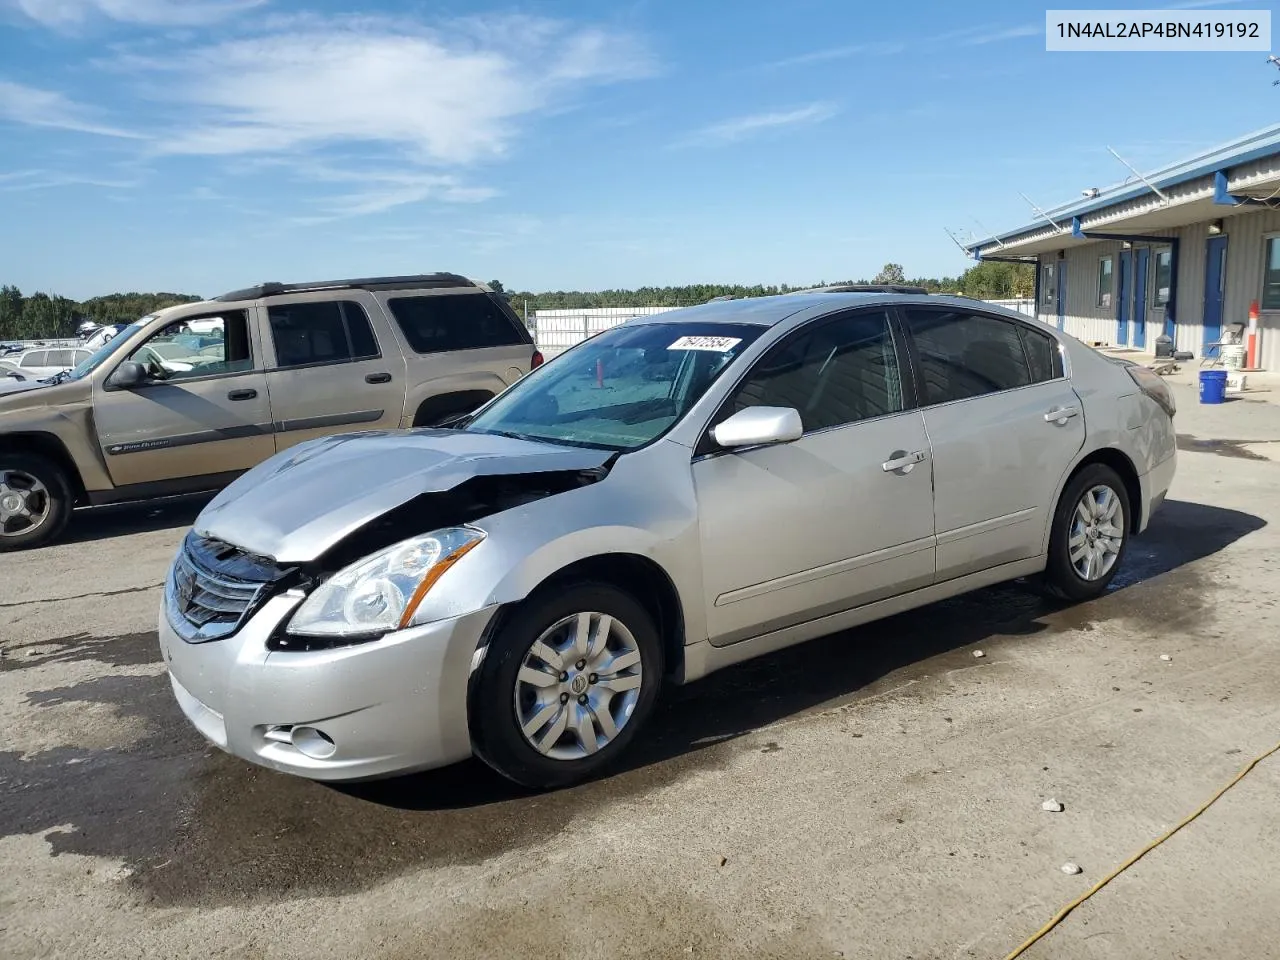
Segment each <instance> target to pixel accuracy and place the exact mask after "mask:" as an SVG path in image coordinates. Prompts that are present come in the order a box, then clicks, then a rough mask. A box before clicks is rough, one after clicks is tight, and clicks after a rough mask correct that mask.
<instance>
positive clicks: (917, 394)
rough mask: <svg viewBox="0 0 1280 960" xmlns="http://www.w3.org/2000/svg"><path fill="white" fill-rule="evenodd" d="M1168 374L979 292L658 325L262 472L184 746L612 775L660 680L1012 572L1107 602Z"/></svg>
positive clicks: (172, 656) (232, 533) (190, 580)
mask: <svg viewBox="0 0 1280 960" xmlns="http://www.w3.org/2000/svg"><path fill="white" fill-rule="evenodd" d="M1173 415H1174V405H1173V401H1172V399H1171V396H1170V394H1169V391H1168V390H1167V388H1166V387H1165V385H1164V383H1163V382H1162V381H1161V380H1160V378H1159V377H1158V376H1156V375H1154V374H1153V373H1151V371H1149V370H1147V369H1146V368H1143V367H1137V366H1134V365H1132V364H1126V363H1123V362H1118V361H1115V360H1112V359H1108V358H1106V357H1104V356H1102V355H1101V354H1099V353H1097V352H1096V351H1094V350H1092V349H1091V348H1089V347H1087V346H1084V345H1082V344H1081V343H1079V342H1077V341H1076V340H1074V339H1072V338H1071V337H1069V336H1067V335H1065V334H1063V333H1061V332H1059V331H1057V330H1054V329H1050V328H1048V327H1046V326H1044V325H1042V324H1040V323H1037V322H1036V321H1034V320H1031V319H1028V318H1026V317H1023V316H1021V315H1018V314H1014V313H1010V312H1007V311H1003V310H1001V309H999V308H995V307H992V306H989V305H987V304H983V303H981V302H979V301H973V300H967V299H963V298H948V297H933V296H921V295H911V294H906V295H903V294H888V293H881V294H877V293H842V292H822V293H815V294H806V295H799V296H795V295H791V296H783V297H772V298H763V299H754V300H739V301H729V302H718V303H711V304H707V305H705V306H702V307H695V308H692V309H688V310H681V311H675V312H671V313H665V314H660V315H657V316H653V317H645V318H640V319H637V320H634V321H631V322H629V323H626V324H624V325H622V326H619V327H616V328H614V329H612V330H609V331H607V332H605V333H603V334H600V335H598V336H596V337H593V338H591V339H590V340H587V341H585V342H583V343H582V344H580V345H578V346H577V347H575V348H573V349H572V350H569V351H568V352H566V353H564V354H562V355H561V356H559V357H557V358H556V359H555V360H553V361H552V362H550V363H548V364H546V365H545V366H543V367H542V368H540V369H538V370H536V371H534V372H533V373H532V374H530V375H529V376H527V377H525V378H524V379H523V380H521V381H520V382H518V383H517V384H515V385H514V386H512V387H511V388H510V389H509V390H507V391H506V392H505V393H503V394H501V395H499V396H498V397H496V398H495V399H493V400H492V401H490V402H489V403H488V404H487V405H485V406H484V407H483V408H481V409H480V410H479V411H478V412H476V413H475V414H473V415H471V416H470V417H469V418H468V419H466V420H463V421H460V422H458V423H456V424H454V425H453V426H452V427H451V428H450V429H432V430H411V431H405V432H400V431H394V432H368V433H355V434H346V435H342V436H337V437H327V438H324V439H320V440H315V441H312V442H309V443H305V444H302V445H299V446H295V447H291V448H289V449H287V450H285V451H282V452H281V453H279V454H277V455H276V457H274V458H273V459H271V460H268V461H267V462H265V463H263V464H261V465H260V466H258V467H255V468H254V469H252V470H250V471H249V472H248V473H247V474H245V475H244V476H242V477H241V478H240V479H239V480H237V481H236V482H234V483H233V484H232V485H231V486H230V487H228V488H226V489H225V490H224V491H223V492H222V493H221V494H220V495H219V496H218V497H217V498H216V499H214V500H213V501H212V502H211V503H210V504H209V506H208V507H206V508H205V510H204V511H203V512H202V513H201V515H200V516H199V518H198V519H197V521H196V523H195V525H194V529H193V530H192V531H191V533H190V534H189V535H188V536H187V538H186V540H185V542H184V543H183V546H182V548H181V551H180V552H179V555H178V557H177V558H176V560H175V562H174V565H173V568H172V571H171V573H170V575H169V578H168V581H167V585H166V590H165V597H164V601H163V608H162V610H161V612H160V638H161V645H162V648H163V652H164V658H165V661H166V663H167V665H168V669H169V673H170V676H171V679H172V683H173V690H174V693H175V695H176V697H177V699H178V701H179V703H180V704H181V706H182V709H183V710H184V711H185V713H186V715H187V716H188V718H190V720H191V722H192V723H193V724H195V726H196V727H197V728H199V730H200V731H201V732H202V733H203V734H204V735H205V736H207V737H208V738H209V739H210V740H211V741H213V742H214V743H216V744H217V745H219V746H220V747H222V748H224V749H226V750H228V751H230V752H231V753H233V754H236V755H238V756H240V757H243V758H244V759H246V760H249V761H252V762H254V763H259V764H263V765H265V766H268V767H272V768H274V769H276V770H280V771H284V772H287V773H293V774H298V775H301V776H306V777H312V778H315V779H321V780H344V779H357V778H370V777H379V776H387V775H391V774H396V773H401V772H404V771H409V770H415V769H423V768H428V767H435V766H441V765H444V764H449V763H453V762H455V761H458V760H462V759H464V758H466V757H468V756H471V755H477V756H479V757H480V758H482V759H483V760H484V761H485V762H486V763H488V764H489V765H491V766H492V767H493V768H494V769H496V770H498V771H499V772H500V773H502V774H504V775H506V776H507V777H510V778H511V779H513V780H516V781H518V782H520V783H523V784H527V785H530V786H534V787H541V788H550V787H556V786H560V785H564V784H568V783H571V782H574V781H577V780H580V779H582V778H585V777H590V776H593V775H595V774H597V773H598V772H599V771H600V770H601V769H602V768H603V767H605V766H607V765H609V764H610V763H612V762H614V761H615V760H617V759H618V758H619V757H620V756H621V755H623V754H624V752H625V751H626V749H627V746H628V744H629V743H630V741H631V740H633V739H634V738H635V737H636V736H637V735H638V734H639V732H640V730H641V728H642V727H643V725H644V723H645V720H646V719H647V717H648V716H649V714H650V712H651V711H652V709H653V704H654V700H655V697H656V696H657V695H658V692H659V690H660V689H661V688H662V687H663V686H664V685H665V684H680V683H688V682H690V681H693V680H697V679H698V678H700V677H703V676H706V675H707V674H708V673H710V672H712V671H714V670H718V669H720V668H721V667H725V666H728V665H730V664H733V663H736V662H739V661H742V660H747V659H749V658H752V657H757V656H760V655H761V654H765V653H769V652H771V651H776V650H779V649H781V648H784V647H788V646H790V645H792V644H797V643H801V642H803V641H805V640H808V639H810V638H813V637H816V636H819V635H823V634H828V633H831V632H834V631H837V630H843V629H845V628H848V627H851V626H854V625H856V624H860V623H865V622H867V621H870V620H874V619H877V618H880V617H884V616H888V615H890V614H894V613H898V612H900V611H903V610H907V609H909V608H912V607H917V606H920V605H922V604H928V603H932V602H934V601H937V600H941V599H943V598H945V597H949V596H953V595H955V594H959V593H963V592H965V591H969V590H973V589H975V588H979V587H983V586H987V585H989V584H994V583H997V582H1000V581H1004V580H1009V579H1013V578H1017V577H1035V578H1037V579H1038V580H1039V581H1040V582H1041V583H1042V584H1043V585H1044V587H1045V589H1047V590H1049V591H1052V592H1053V593H1055V594H1058V595H1059V596H1062V597H1065V598H1068V599H1072V600H1083V599H1087V598H1090V597H1094V596H1097V595H1098V594H1100V593H1102V592H1103V591H1104V590H1105V589H1106V588H1107V585H1108V583H1109V582H1110V581H1111V579H1112V577H1113V576H1114V575H1115V573H1116V571H1117V569H1118V568H1119V567H1120V565H1121V564H1122V563H1123V562H1124V557H1125V551H1126V549H1127V548H1128V544H1129V540H1130V538H1131V537H1132V536H1134V535H1136V534H1139V533H1141V532H1142V531H1143V529H1144V528H1145V527H1146V525H1147V522H1148V519H1149V518H1150V516H1151V513H1152V511H1153V510H1155V509H1156V508H1157V507H1158V506H1159V505H1160V503H1161V501H1162V500H1163V499H1164V496H1165V493H1166V491H1167V490H1168V489H1169V484H1170V482H1171V480H1172V478H1173V473H1174V464H1175V452H1174V451H1175V438H1174V430H1173Z"/></svg>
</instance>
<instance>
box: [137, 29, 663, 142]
mask: <svg viewBox="0 0 1280 960" xmlns="http://www.w3.org/2000/svg"><path fill="white" fill-rule="evenodd" d="M127 65H128V66H131V67H132V68H134V69H136V70H140V71H142V72H143V73H145V74H150V75H152V77H153V79H154V81H155V83H156V86H157V89H158V90H160V91H164V93H165V94H167V95H170V96H174V97H177V98H179V99H180V100H182V101H183V102H184V103H185V104H186V105H187V107H188V108H189V109H190V115H191V117H192V120H191V122H190V124H189V125H188V126H187V128H186V129H184V130H180V131H177V132H176V133H175V134H174V135H173V136H172V137H169V138H166V139H165V140H164V141H163V142H162V143H161V144H160V148H161V149H162V150H164V151H167V152H170V153H186V154H205V155H232V154H254V153H257V154H272V153H284V152H297V151H304V150H308V149H313V148H317V147H324V146H331V145H335V144H344V143H345V144H353V143H355V144H376V145H379V146H383V147H387V146H390V147H395V148H398V149H400V150H402V151H403V152H404V153H405V154H406V155H407V156H409V157H410V158H411V159H413V160H414V161H415V162H417V163H422V164H428V163H435V164H460V163H470V162H474V161H477V160H482V159H485V158H490V157H495V156H500V155H502V154H503V153H504V152H506V150H507V149H508V147H509V145H510V143H511V141H512V140H513V139H514V137H515V136H516V135H517V133H518V129H517V123H518V122H519V121H520V120H521V119H522V118H524V117H527V116H529V115H531V114H534V113H536V112H539V111H543V110H546V109H549V108H551V107H553V106H555V105H557V104H558V103H560V102H562V101H564V100H566V99H570V98H572V97H573V95H574V94H575V93H577V92H578V91H580V90H581V89H583V88H585V87H588V86H590V85H594V84H602V83H608V82H612V81H617V80H623V79H630V78H635V77H640V76H644V75H646V74H648V73H649V72H651V70H652V64H651V63H650V61H649V58H648V56H647V55H646V54H645V53H644V51H643V50H642V49H641V48H640V47H639V45H638V44H637V43H636V42H635V41H634V40H632V39H631V38H630V37H628V36H626V35H620V34H614V33H610V32H607V31H603V30H599V29H592V28H571V27H568V26H566V25H564V24H562V23H559V22H557V21H550V20H543V19H537V18H530V17H510V16H508V17H491V18H485V19H472V20H466V21H461V22H455V23H453V24H450V25H449V28H448V29H447V30H446V31H441V32H436V31H428V30H423V29H416V28H414V26H413V25H412V24H408V23H394V22H390V21H384V20H377V19H370V18H363V19H358V20H338V21H329V22H324V23H320V22H317V21H316V20H315V18H314V17H310V18H304V19H302V20H300V21H299V22H298V23H297V24H295V25H294V28H293V29H279V30H278V31H277V32H274V33H272V34H270V35H266V36H259V37H256V38H251V39H244V40H232V41H227V42H225V43H220V44H216V45H214V46H210V47H204V48H196V49H191V50H185V51H175V52H173V53H172V54H170V55H168V56H166V57H165V58H164V59H162V60H160V59H137V58H135V59H133V60H131V61H128V63H127Z"/></svg>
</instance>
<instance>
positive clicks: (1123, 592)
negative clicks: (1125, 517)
mask: <svg viewBox="0 0 1280 960" xmlns="http://www.w3.org/2000/svg"><path fill="white" fill-rule="evenodd" d="M1176 389H1177V390H1178V400H1179V404H1180V407H1181V409H1180V412H1179V415H1178V428H1179V433H1180V435H1181V440H1180V446H1181V448H1182V451H1183V452H1182V453H1181V460H1180V466H1179V473H1178V477H1177V479H1176V481H1175V486H1174V489H1173V491H1172V493H1171V499H1170V501H1169V502H1168V503H1167V504H1166V506H1165V508H1164V509H1163V510H1162V511H1161V512H1160V513H1159V514H1158V515H1157V518H1156V520H1155V521H1154V523H1153V525H1152V528H1151V530H1150V531H1149V533H1148V534H1147V535H1145V536H1144V537H1142V538H1140V539H1138V540H1135V541H1134V542H1133V543H1132V544H1131V547H1130V551H1129V555H1128V557H1127V559H1126V563H1125V567H1124V569H1123V570H1122V572H1121V575H1120V577H1119V579H1118V580H1117V582H1116V585H1115V588H1114V589H1113V590H1112V591H1111V592H1110V593H1109V594H1108V595H1106V596H1105V597H1103V598H1101V599H1100V600H1098V601H1095V602H1092V603H1088V604H1082V605H1078V606H1074V607H1072V606H1063V605H1060V604H1049V603H1046V602H1045V601H1043V600H1041V599H1040V598H1039V597H1038V595H1037V594H1036V593H1035V592H1034V591H1032V590H1031V589H1029V588H1028V587H1027V586H1026V585H1020V584H1011V585H1007V586H1002V587H999V588H996V589H991V590H984V591H981V592H979V593H975V594H971V595H969V596H967V597H962V598H958V599H955V600H952V601H948V602H945V603H941V604H937V605H934V606H931V607H928V608H925V609H922V610H919V611H915V612H912V613H909V614H905V615H902V616H899V617H895V618H892V619H891V620H887V621H883V622H881V623H878V624H873V625H870V626H868V627H864V628H861V629H857V630H854V631H849V632H846V633H842V634H838V635H835V636H832V637H828V638H824V639H821V640H817V641H814V642H812V643H809V644H806V645H804V646H802V647H799V648H795V649H793V650H790V651H784V652H782V653H780V654H778V655H774V656H771V657H767V658H764V659H761V660H757V661H753V662H751V663H747V664H744V665H742V666H740V667H737V668H734V669H730V670H727V671H724V672H723V673H720V674H717V675H715V676H713V677H711V678H709V679H707V680H705V681H703V682H701V683H699V684H695V685H692V686H690V687H687V688H682V689H678V690H673V691H670V692H669V695H667V696H666V697H665V699H664V701H663V702H662V703H661V705H660V708H659V710H658V713H657V715H656V717H655V718H654V721H653V722H652V724H651V726H650V727H649V729H648V731H647V732H646V733H645V734H644V735H643V736H642V737H641V738H640V740H639V741H638V743H637V748H636V749H635V750H634V752H633V755H632V757H631V761H630V763H629V764H628V765H627V767H626V768H625V769H623V770H622V771H621V772H619V773H617V774H615V775H613V776H611V777H608V778H607V779H603V780H601V781H598V782H595V783H590V784H587V785H585V786H582V787H578V788H575V789H572V790H567V791H563V792H560V793H556V794H550V795H541V796H538V795H527V794H523V793H521V792H520V791H517V790H515V789H513V788H511V787H510V786H508V785H507V784H505V783H504V782H503V781H500V780H499V779H498V778H497V777H495V776H494V775H492V774H491V773H489V772H488V771H487V770H486V769H485V768H483V767H482V766H481V765H480V764H478V763H475V762H471V763H466V764H461V765H459V766H457V767H454V768H450V769H447V770H442V771H436V772H432V773H427V774H421V775H416V776H412V777H407V778H400V779H396V780H390V781H383V782H379V783H375V784H367V785H362V786H356V787H346V788H343V789H335V788H333V787H328V786H323V785H319V784H314V783H310V782H307V781H303V780H298V779H293V778H289V777H285V776H282V775H277V774H273V773H270V772H267V771H265V770H260V769H258V768H255V767H252V766H250V765H249V764H246V763H243V762H241V761H239V760H236V759H234V758H231V757H228V756H226V755H223V754H222V753H220V752H219V751H217V750H216V749H214V748H212V747H209V746H207V745H206V744H205V743H204V742H203V741H202V740H201V738H200V737H199V736H198V735H197V734H196V733H195V732H194V731H192V730H191V729H190V728H189V726H188V725H187V723H186V722H185V720H184V719H183V717H182V716H181V714H180V713H179V711H178V709H177V707H176V705H175V704H174V703H173V700H172V697H171V694H170V691H169V688H168V683H167V681H166V679H165V677H164V674H163V669H162V666H161V663H160V657H159V652H158V649H157V646H156V639H155V631H154V622H155V617H156V611H157V605H158V602H159V584H160V582H161V580H162V578H163V576H164V572H165V569H166V567H167V565H168V562H169V560H170V559H171V557H172V554H173V552H174V550H175V549H176V547H177V544H178V542H179V540H180V539H181V536H182V535H183V533H184V532H185V530H186V528H187V526H188V525H189V524H190V523H191V521H192V519H193V518H194V516H195V514H196V512H197V511H198V509H199V507H200V502H199V501H194V502H193V501H179V502H172V503H167V504H165V505H164V506H162V507H159V508H142V509H139V508H128V509H126V508H113V509H110V510H100V511H95V512H90V513H86V514H84V515H83V516H80V517H77V520H76V522H75V524H74V526H73V528H72V532H71V537H70V538H69V539H68V540H67V542H64V543H61V544H58V545H56V546H53V547H50V548H47V549H44V550H41V551H38V552H32V553H28V554H22V555H6V556H3V557H0V654H2V656H0V864H3V869H0V957H4V958H6V960H10V958H11V960H26V958H36V957H40V958H46V957H77V958H80V957H95V958H124V957H165V958H180V957H202V958H206V957H230V958H246V960H247V958H286V957H317V958H376V960H384V958H385V960H409V958H424V957H448V958H451V960H453V958H468V957H504V958H505V957H514V956H522V955H537V956H540V957H548V958H551V957H566V958H569V957H574V958H576V957H604V956H607V957H683V956H702V957H717V958H730V957H733V958H739V957H779V958H782V957H785V958H799V960H809V958H817V957H837V956H844V957H876V958H878V957H896V958H907V957H910V958H914V960H922V958H932V957H939V958H942V957H1000V956H1003V955H1004V954H1005V953H1006V952H1007V951H1008V950H1010V949H1011V948H1013V947H1014V946H1015V945H1016V944H1017V943H1019V942H1020V941H1021V940H1022V939H1023V938H1024V937H1026V936H1028V935H1029V934H1031V933H1032V932H1033V931H1035V930H1036V929H1037V928H1039V927H1040V926H1041V924H1043V923H1044V922H1045V921H1046V920H1047V919H1048V918H1049V917H1050V916H1052V914H1053V913H1054V912H1055V911H1056V910H1057V909H1058V908H1059V907H1061V906H1062V905H1063V904H1065V903H1066V902H1067V901H1068V900H1070V899H1071V898H1072V897H1074V896H1076V895H1078V894H1079V893H1081V892H1083V891H1084V890H1085V889H1087V888H1088V887H1089V886H1090V885H1091V884H1093V883H1094V882H1096V881H1097V880H1098V879H1100V878H1101V877H1102V876H1104V875H1105V874H1106V873H1107V872H1108V871H1109V870H1111V869H1112V868H1114V867H1115V866H1117V865H1118V864H1120V863H1121V862H1122V861H1123V860H1124V859H1125V858H1126V857H1127V856H1128V855H1129V854H1131V853H1133V852H1135V851H1136V850H1137V849H1139V848H1140V847H1141V846H1142V845H1143V844H1145V843H1146V842H1147V841H1148V840H1150V839H1152V838H1154V837H1156V836H1158V835H1159V834H1160V833H1162V832H1163V831H1164V830H1166V829H1167V828H1168V827H1170V826H1172V825H1173V824H1174V823H1176V822H1177V821H1178V820H1179V819H1181V818H1182V817H1183V816H1184V815H1186V814H1187V813H1188V812H1190V811H1191V810H1192V809H1194V808H1195V807H1196V806H1198V805H1199V804H1200V803H1201V802H1203V801H1204V800H1205V799H1207V798H1208V797H1209V796H1210V795H1211V794H1212V793H1213V791H1214V790H1216V789H1217V788H1218V787H1219V786H1221V785H1222V784H1223V783H1225V782H1226V781H1227V780H1228V779H1230V777H1232V776H1233V775H1234V774H1235V773H1236V772H1237V771H1238V770H1239V769H1240V767H1241V766H1242V765H1243V764H1244V763H1245V762H1246V761H1247V760H1248V759H1250V758H1252V757H1253V756H1255V755H1256V754H1258V753H1261V752H1262V751H1263V750H1264V749H1266V748H1268V747H1270V746H1272V745H1273V744H1274V743H1275V742H1276V741H1277V740H1280V696H1278V695H1277V694H1278V692H1280V658H1278V657H1277V652H1278V648H1280V630H1278V629H1277V623H1276V601H1275V600H1274V599H1272V597H1274V596H1275V595H1276V594H1277V589H1276V588H1277V587H1278V586H1280V552H1277V549H1276V548H1277V546H1278V545H1280V532H1278V531H1280V496H1278V494H1280V464H1278V463H1277V462H1275V459H1271V457H1275V458H1276V459H1280V451H1275V452H1272V451H1273V448H1275V447H1280V407H1277V406H1275V405H1273V404H1270V403H1258V402H1253V401H1248V400H1243V401H1236V402H1234V403H1229V404H1225V405H1223V406H1222V407H1219V408H1205V407H1199V406H1197V405H1196V404H1195V399H1194V395H1193V393H1192V392H1191V391H1190V389H1189V388H1183V387H1178V388H1176ZM977 649H980V650H982V651H983V652H984V654H985V656H983V657H982V658H976V657H974V656H973V651H974V650H977ZM1162 654H1164V655H1167V656H1170V657H1172V660H1170V661H1163V660H1161V655H1162ZM1278 787H1280V756H1277V757H1276V758H1273V759H1272V760H1268V761H1264V762H1263V763H1262V764H1260V765H1259V766H1258V767H1257V768H1256V769H1255V770H1254V771H1253V773H1251V774H1250V775H1249V777H1247V778H1246V779H1245V780H1244V781H1243V782H1242V783H1241V784H1240V785H1239V786H1237V787H1236V788H1235V789H1234V790H1232V791H1231V792H1230V793H1228V794H1227V796H1226V797H1225V798H1224V799H1223V800H1222V801H1220V802H1219V803H1218V804H1217V805H1215V806H1214V807H1213V808H1211V809H1210V810H1209V812H1208V813H1206V814H1205V815H1204V816H1203V817H1202V818H1201V819H1199V820H1197V821H1196V822H1195V823H1193V824H1192V825H1191V826H1190V827H1188V828H1187V829H1186V830H1184V831H1183V832H1181V833H1179V834H1178V835H1177V836H1175V837H1174V838H1173V839H1171V840H1170V841H1168V842H1167V843H1166V844H1164V845H1163V846H1161V847H1160V848H1158V849H1157V850H1155V851H1154V852H1153V853H1151V854H1150V855H1148V856H1147V857H1146V858H1145V859H1143V860H1142V861H1141V862H1140V863H1138V864H1137V865H1136V866H1134V867H1133V868H1131V869H1130V870H1129V871H1128V872H1126V873H1125V874H1123V875H1122V876H1121V877H1120V878H1118V879H1117V880H1116V881H1115V882H1114V883H1112V884H1111V885H1110V886H1108V887H1107V888H1106V889H1104V890H1103V891H1102V892H1101V893H1099V894H1098V895H1097V896H1095V897H1094V898H1093V899H1092V900H1091V901H1089V902H1088V903H1087V904H1085V905H1084V906H1083V907H1081V908H1080V909H1079V910H1077V911H1076V912H1075V913H1073V914H1072V915H1071V916H1070V917H1069V918H1068V919H1067V920H1066V921H1064V922H1063V923H1062V925H1061V926H1060V927H1058V928H1057V929H1056V930H1054V931H1053V932H1052V933H1050V934H1049V935H1048V936H1047V937H1046V938H1045V939H1044V940H1042V941H1041V942H1040V943H1039V944H1038V945H1037V946H1035V947H1034V948H1032V950H1031V951H1030V952H1029V953H1028V954H1027V956H1029V957H1040V958H1047V957H1054V958H1057V957H1067V958H1095V957H1098V958H1101V957H1124V958H1133V957H1152V958H1155V957H1160V958H1169V957H1210V956H1212V957H1233V956H1241V957H1243V956H1248V957H1250V958H1258V957H1270V956H1280V912H1277V911H1276V910H1275V905H1276V903H1278V902H1280V875H1277V872H1276V871H1275V869H1274V864H1275V863H1276V862H1277V859H1278V858H1280V819H1278V818H1276V817H1275V815H1274V805H1275V797H1276V794H1277V788H1278ZM1047 797H1054V798H1056V799H1058V800H1060V801H1062V802H1063V803H1064V804H1065V808H1066V809H1065V811H1064V812H1062V813H1056V814H1055V813H1046V812H1044V811H1042V810H1041V809H1040V803H1041V801H1042V800H1043V799H1045V798H1047ZM1066 861H1074V862H1076V863H1078V864H1080V865H1081V867H1082V868H1083V872H1082V873H1081V874H1080V875H1079V876H1067V875H1065V874H1063V873H1062V872H1061V871H1060V869H1059V867H1060V865H1061V864H1062V863H1064V862H1066Z"/></svg>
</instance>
